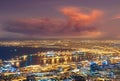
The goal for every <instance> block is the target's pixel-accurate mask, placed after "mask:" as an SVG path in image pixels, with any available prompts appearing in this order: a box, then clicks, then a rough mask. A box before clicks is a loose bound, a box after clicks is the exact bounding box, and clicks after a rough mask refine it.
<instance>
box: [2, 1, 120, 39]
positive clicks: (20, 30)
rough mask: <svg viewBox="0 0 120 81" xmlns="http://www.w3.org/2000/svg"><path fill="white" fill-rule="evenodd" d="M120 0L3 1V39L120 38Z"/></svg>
mask: <svg viewBox="0 0 120 81" xmlns="http://www.w3.org/2000/svg"><path fill="white" fill-rule="evenodd" d="M119 3H120V1H118V0H115V1H113V0H109V1H104V0H101V1H96V0H92V1H88V0H79V1H73V0H64V1H63V0H61V1H56V0H51V1H47V0H46V1H43V0H34V1H33V0H20V1H18V0H13V1H4V0H1V1H0V12H1V13H0V39H40V38H81V39H83V38H85V39H119V38H120V33H119V29H120V27H119V26H120V24H119V21H120V9H119V7H120V5H119Z"/></svg>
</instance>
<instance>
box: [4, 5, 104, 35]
mask: <svg viewBox="0 0 120 81" xmlns="http://www.w3.org/2000/svg"><path fill="white" fill-rule="evenodd" d="M80 10H81V9H80V8H77V7H69V8H62V9H60V11H61V13H62V14H63V15H65V17H67V19H65V20H63V19H58V18H56V19H53V18H32V19H19V20H15V21H8V22H5V25H4V26H5V27H4V30H5V31H7V32H13V33H21V34H25V35H29V36H31V35H32V36H80V37H97V36H100V35H101V34H102V33H101V32H100V31H98V29H97V28H96V27H95V25H94V23H95V22H96V21H97V19H98V18H99V17H100V16H101V15H102V12H101V11H98V10H91V13H89V14H86V13H83V12H81V11H80Z"/></svg>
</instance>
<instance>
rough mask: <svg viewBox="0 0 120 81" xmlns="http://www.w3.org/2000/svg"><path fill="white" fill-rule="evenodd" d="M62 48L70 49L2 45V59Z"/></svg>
mask: <svg viewBox="0 0 120 81" xmlns="http://www.w3.org/2000/svg"><path fill="white" fill-rule="evenodd" d="M60 50H68V49H60V48H31V47H5V46H1V47H0V59H3V60H5V59H10V58H12V57H15V56H21V55H24V54H34V53H37V52H45V51H60Z"/></svg>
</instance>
